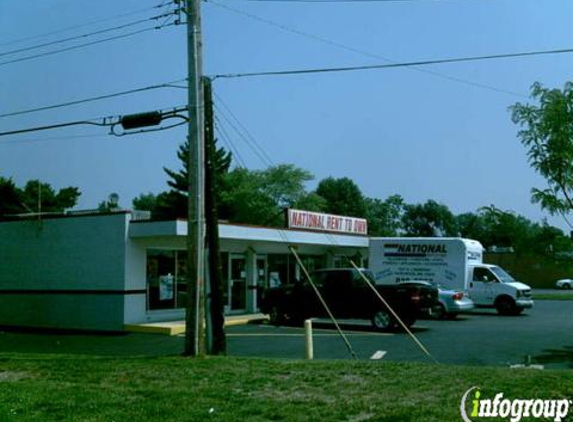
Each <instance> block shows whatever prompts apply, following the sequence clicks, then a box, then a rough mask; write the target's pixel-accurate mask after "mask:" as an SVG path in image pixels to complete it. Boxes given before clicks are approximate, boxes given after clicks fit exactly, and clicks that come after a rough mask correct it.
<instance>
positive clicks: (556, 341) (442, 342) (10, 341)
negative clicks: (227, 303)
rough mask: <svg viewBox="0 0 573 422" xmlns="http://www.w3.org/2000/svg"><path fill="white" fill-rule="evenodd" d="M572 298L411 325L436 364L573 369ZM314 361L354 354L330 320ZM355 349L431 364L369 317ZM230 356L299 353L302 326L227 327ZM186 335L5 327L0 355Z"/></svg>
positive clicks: (101, 349)
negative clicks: (513, 311) (516, 311)
mask: <svg viewBox="0 0 573 422" xmlns="http://www.w3.org/2000/svg"><path fill="white" fill-rule="evenodd" d="M572 316H573V301H557V300H556V301H551V300H539V301H537V302H536V303H535V307H534V308H533V309H530V310H526V311H525V312H524V313H523V314H522V315H520V316H514V317H502V316H499V315H497V313H496V312H495V311H494V310H483V311H478V312H474V313H473V314H470V315H467V316H461V317H458V319H456V320H452V321H450V320H443V321H442V320H440V321H437V320H432V319H427V320H419V321H418V322H416V324H415V325H414V326H413V328H412V331H413V333H414V334H415V335H416V337H417V338H418V339H419V341H421V342H422V343H423V344H424V346H425V347H426V348H427V350H428V351H429V352H430V353H431V355H432V357H433V358H434V359H436V360H437V361H438V362H442V363H452V364H462V365H478V366H481V365H494V366H507V365H512V364H519V363H523V362H525V361H527V360H528V357H529V359H530V360H531V362H532V363H540V364H543V365H545V367H546V368H573V317H572ZM313 325H314V336H313V341H314V356H315V359H351V358H352V357H351V354H350V352H349V350H348V348H347V347H346V345H345V343H344V342H343V341H342V339H341V337H340V336H339V335H338V333H337V331H336V329H335V327H334V326H333V324H332V323H329V322H328V321H320V322H315V323H314V324H313ZM341 326H342V329H343V331H344V332H345V333H346V335H347V338H348V341H349V343H350V345H351V347H352V350H353V351H354V353H355V354H356V356H357V357H358V358H359V359H370V358H371V357H372V356H373V355H374V354H376V353H377V352H382V353H378V355H383V357H382V359H381V360H380V361H381V362H384V361H418V362H420V361H421V362H430V361H431V359H430V358H428V357H427V356H426V355H425V354H424V353H423V352H422V351H421V350H420V348H419V347H418V346H417V345H416V344H415V342H414V341H413V340H412V339H411V338H410V337H409V336H408V335H407V334H406V333H397V332H391V333H378V332H376V331H374V330H373V329H372V328H371V327H370V323H369V321H343V322H341ZM227 335H228V337H227V342H228V352H229V355H231V356H252V357H264V358H284V359H302V358H304V355H305V338H304V330H303V329H302V327H274V326H272V325H269V324H249V325H242V326H232V327H228V328H227ZM183 347H184V338H183V336H181V335H180V336H166V335H159V334H136V333H129V334H124V335H115V336H110V335H101V334H97V335H96V334H62V333H45V332H40V333H39V332H10V331H0V359H1V358H2V357H7V356H10V355H11V354H12V353H18V354H19V355H21V354H30V355H33V354H37V353H42V354H46V353H48V354H67V355H69V354H75V355H91V356H119V357H121V356H160V355H178V354H181V353H182V352H183Z"/></svg>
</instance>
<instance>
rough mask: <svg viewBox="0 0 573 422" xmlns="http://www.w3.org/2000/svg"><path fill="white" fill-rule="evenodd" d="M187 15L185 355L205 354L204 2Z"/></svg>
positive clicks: (193, 1)
mask: <svg viewBox="0 0 573 422" xmlns="http://www.w3.org/2000/svg"><path fill="white" fill-rule="evenodd" d="M184 1H185V13H186V15H187V54H188V69H187V70H188V84H189V85H188V112H189V132H188V140H189V170H188V174H189V198H188V201H189V202H188V207H189V214H188V220H187V227H188V228H187V307H186V317H185V322H186V327H187V330H186V333H185V355H188V356H202V355H204V354H205V295H204V287H205V286H204V275H205V252H204V250H205V228H204V223H205V219H204V209H205V205H204V191H205V183H204V177H205V176H204V174H205V170H204V162H205V159H204V157H205V153H204V145H205V143H204V129H203V128H204V117H203V84H202V82H201V77H202V69H203V63H202V55H201V54H202V41H201V1H200V0H184Z"/></svg>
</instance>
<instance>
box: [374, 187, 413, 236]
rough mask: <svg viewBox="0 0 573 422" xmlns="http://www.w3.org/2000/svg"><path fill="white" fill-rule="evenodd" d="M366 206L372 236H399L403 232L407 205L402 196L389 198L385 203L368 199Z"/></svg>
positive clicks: (375, 199)
mask: <svg viewBox="0 0 573 422" xmlns="http://www.w3.org/2000/svg"><path fill="white" fill-rule="evenodd" d="M365 205H366V219H367V220H368V233H369V234H370V235H371V236H398V235H399V234H400V233H401V232H402V226H403V225H402V217H403V215H404V208H405V204H404V199H402V197H401V196H400V195H392V196H389V197H388V198H386V200H385V201H382V200H381V199H377V198H366V199H365Z"/></svg>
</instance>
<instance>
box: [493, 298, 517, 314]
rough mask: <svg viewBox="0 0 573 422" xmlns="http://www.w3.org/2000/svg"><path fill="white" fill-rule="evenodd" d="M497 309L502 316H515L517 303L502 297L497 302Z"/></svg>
mask: <svg viewBox="0 0 573 422" xmlns="http://www.w3.org/2000/svg"><path fill="white" fill-rule="evenodd" d="M495 309H497V313H498V314H500V315H515V310H516V309H517V308H516V306H515V301H514V300H513V299H512V298H510V297H506V296H504V297H500V298H499V299H497V300H496V301H495Z"/></svg>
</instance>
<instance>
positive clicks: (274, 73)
mask: <svg viewBox="0 0 573 422" xmlns="http://www.w3.org/2000/svg"><path fill="white" fill-rule="evenodd" d="M569 53H573V48H565V49H559V50H540V51H531V52H522V53H507V54H492V55H487V56H473V57H458V58H450V59H436V60H421V61H416V62H403V63H387V64H377V65H363V66H346V67H324V68H314V69H291V70H275V71H263V72H245V73H225V74H219V75H212V76H211V78H212V79H219V78H247V77H256V76H287V75H305V74H313V73H333V72H351V71H359V70H377V69H392V68H400V67H412V66H428V65H435V64H447V63H463V62H473V61H482V60H495V59H505V58H516V57H531V56H543V55H550V54H569Z"/></svg>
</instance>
